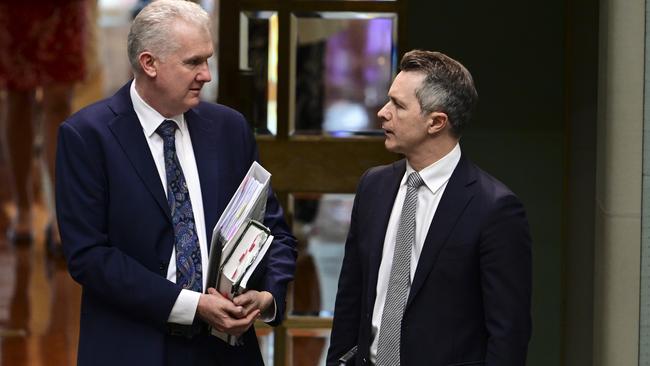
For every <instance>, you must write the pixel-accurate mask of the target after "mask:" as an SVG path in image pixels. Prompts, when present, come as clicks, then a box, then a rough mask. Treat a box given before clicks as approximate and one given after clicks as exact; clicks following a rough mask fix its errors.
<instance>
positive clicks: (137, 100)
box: [130, 80, 185, 138]
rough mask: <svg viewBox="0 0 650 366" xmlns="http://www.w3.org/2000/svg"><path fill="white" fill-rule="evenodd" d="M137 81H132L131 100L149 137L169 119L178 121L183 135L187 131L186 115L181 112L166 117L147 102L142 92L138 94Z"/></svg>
mask: <svg viewBox="0 0 650 366" xmlns="http://www.w3.org/2000/svg"><path fill="white" fill-rule="evenodd" d="M135 83H136V80H133V82H132V83H131V88H130V93H131V101H132V102H133V109H134V110H135V114H136V115H137V116H138V119H139V120H140V124H141V125H142V129H143V130H144V133H145V135H146V136H147V138H149V137H151V136H152V135H153V134H154V133H156V129H157V128H158V126H160V124H161V123H163V121H165V120H167V119H169V120H172V121H174V122H176V124H177V125H178V130H179V131H181V135H182V134H183V131H185V116H184V115H183V114H179V115H176V116H173V117H171V118H165V117H164V116H163V115H162V114H160V113H158V111H156V110H155V109H153V107H151V106H150V105H149V104H147V102H145V101H144V99H142V97H140V94H138V91H137V90H136V89H135Z"/></svg>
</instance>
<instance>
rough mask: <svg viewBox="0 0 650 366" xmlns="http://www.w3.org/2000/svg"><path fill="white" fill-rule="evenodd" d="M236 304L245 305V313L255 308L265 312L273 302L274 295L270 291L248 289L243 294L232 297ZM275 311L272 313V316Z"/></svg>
mask: <svg viewBox="0 0 650 366" xmlns="http://www.w3.org/2000/svg"><path fill="white" fill-rule="evenodd" d="M232 302H233V304H234V305H235V306H240V307H243V309H244V314H249V313H251V312H253V311H255V310H259V311H260V313H264V311H266V310H267V309H268V308H269V306H271V305H272V304H273V295H271V293H270V292H268V291H262V292H260V291H255V290H248V291H246V292H244V293H243V294H241V295H239V296H236V297H235V298H234V299H232ZM272 315H273V313H271V316H272Z"/></svg>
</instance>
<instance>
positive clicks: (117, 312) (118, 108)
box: [56, 83, 296, 366]
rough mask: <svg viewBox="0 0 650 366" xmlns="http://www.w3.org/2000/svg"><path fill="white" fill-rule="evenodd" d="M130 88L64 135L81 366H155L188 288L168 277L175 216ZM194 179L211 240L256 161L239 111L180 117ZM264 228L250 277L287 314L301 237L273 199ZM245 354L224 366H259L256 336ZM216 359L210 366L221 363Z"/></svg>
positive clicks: (61, 148) (199, 110)
mask: <svg viewBox="0 0 650 366" xmlns="http://www.w3.org/2000/svg"><path fill="white" fill-rule="evenodd" d="M129 87H130V83H128V84H127V85H125V86H124V87H122V88H121V89H120V90H119V91H118V92H117V93H116V94H115V95H114V96H113V97H111V98H109V99H106V100H103V101H101V102H98V103H96V104H93V105H91V106H88V107H86V108H84V109H83V110H81V111H79V112H78V113H76V114H74V115H73V116H71V117H70V118H69V119H68V120H67V121H65V122H64V123H63V124H62V126H61V127H60V129H59V140H58V151H57V161H56V165H57V169H56V201H57V215H58V219H59V225H60V228H61V235H62V242H63V249H64V253H65V256H66V259H67V261H68V268H69V271H70V274H71V275H72V277H73V278H74V279H75V280H76V281H77V282H79V283H80V284H81V285H82V288H83V291H82V299H81V329H80V335H79V338H80V339H79V353H78V363H79V365H80V366H83V365H160V366H163V364H164V363H165V334H166V333H165V330H166V326H167V319H168V316H169V313H170V311H171V309H172V306H173V305H174V303H175V301H176V298H177V297H178V294H179V293H180V291H181V287H180V286H178V285H176V284H174V283H172V282H170V281H168V280H167V279H166V278H165V277H166V274H167V267H168V264H169V260H170V257H171V253H172V247H173V245H174V234H173V229H172V223H171V215H170V209H169V206H168V204H167V199H166V196H165V192H164V188H163V186H162V183H161V180H160V177H159V175H158V171H157V170H156V166H155V163H154V160H153V158H152V155H151V152H150V150H149V147H148V145H147V142H146V138H145V136H144V133H143V130H142V127H141V124H140V123H139V121H138V117H137V115H136V114H135V111H134V110H133V104H132V102H131V98H130V95H129ZM185 119H186V121H187V124H188V128H189V132H190V136H191V139H192V145H193V149H194V155H195V158H196V165H197V168H198V173H199V180H200V185H201V192H202V196H203V208H204V215H205V223H206V232H205V233H198V234H199V235H205V236H207V238H208V243H209V238H211V232H212V228H213V227H214V225H215V224H216V222H217V220H218V218H219V216H220V215H221V213H222V211H223V210H224V209H225V207H226V205H227V204H228V202H229V200H230V198H231V197H232V195H233V194H234V192H235V191H236V189H237V187H238V186H239V183H240V182H241V180H242V178H243V177H244V175H245V174H246V172H247V171H248V168H249V167H250V165H251V163H252V162H253V161H254V160H256V159H257V147H256V144H255V139H254V137H253V135H252V133H251V131H250V129H249V127H248V125H247V123H246V121H245V120H244V118H243V117H242V116H241V114H239V113H238V112H236V111H234V110H232V109H230V108H227V107H225V106H221V105H215V104H210V103H203V102H201V103H200V104H199V105H198V106H197V107H196V108H193V109H191V110H189V111H187V112H186V113H185ZM266 210H267V211H266V217H265V220H264V222H265V224H266V225H267V226H269V227H270V228H271V230H272V233H273V235H274V236H275V240H274V241H273V243H272V245H271V247H270V248H269V251H268V253H267V255H266V258H265V259H264V262H263V264H264V265H262V266H260V268H258V271H257V273H255V274H254V276H253V278H254V280H252V281H253V282H252V283H253V286H252V287H253V288H255V289H258V290H266V291H269V292H271V293H272V294H273V297H274V298H275V301H276V304H277V317H276V319H275V320H274V321H273V322H272V325H275V324H278V323H279V322H280V321H281V320H282V316H283V314H284V310H285V294H286V286H287V283H288V282H289V281H290V280H292V278H293V273H294V269H295V258H296V251H295V239H294V238H293V237H292V236H291V234H290V233H289V229H288V228H287V226H286V224H285V222H284V218H283V212H282V209H281V207H280V206H279V204H278V202H277V200H276V198H275V196H274V195H273V192H272V191H270V190H269V199H268V202H267V206H266ZM244 337H245V338H244V339H245V345H244V346H242V347H228V346H225V344H224V343H222V342H221V341H220V340H218V339H217V338H215V337H210V339H211V340H210V342H208V343H209V345H208V346H209V347H220V348H223V350H222V352H221V353H220V354H221V356H220V357H221V359H220V360H219V361H220V362H221V363H223V364H231V363H232V364H246V365H255V364H262V361H261V355H260V352H259V348H258V345H257V340H256V337H255V332H254V329H253V328H252V327H251V329H250V330H249V331H248V332H247V333H246V335H245V336H244ZM215 363H216V360H215V362H214V363H212V364H215Z"/></svg>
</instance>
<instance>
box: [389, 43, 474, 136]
mask: <svg viewBox="0 0 650 366" xmlns="http://www.w3.org/2000/svg"><path fill="white" fill-rule="evenodd" d="M400 69H401V70H402V71H414V72H421V73H423V74H424V75H425V78H424V80H423V81H422V85H420V87H418V88H417V89H416V90H415V96H416V97H417V99H418V102H419V103H420V109H422V113H423V114H428V113H431V112H444V113H446V114H447V117H448V118H449V124H450V126H451V132H452V133H453V134H454V135H455V136H456V137H460V135H461V134H462V131H463V128H464V127H465V126H466V125H467V123H468V122H469V120H470V118H471V116H472V112H473V111H474V108H475V106H476V102H477V101H478V93H477V92H476V88H475V87H474V80H473V79H472V75H471V74H470V73H469V71H467V69H466V68H465V67H464V66H463V65H462V64H461V63H460V62H458V61H456V60H454V59H452V58H451V57H449V56H447V55H445V54H443V53H440V52H431V51H422V50H413V51H410V52H407V53H406V54H405V55H404V57H402V61H401V62H400Z"/></svg>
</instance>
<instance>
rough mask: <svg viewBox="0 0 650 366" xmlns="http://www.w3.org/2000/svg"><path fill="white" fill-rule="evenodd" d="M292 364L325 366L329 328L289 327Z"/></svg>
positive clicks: (298, 365)
mask: <svg viewBox="0 0 650 366" xmlns="http://www.w3.org/2000/svg"><path fill="white" fill-rule="evenodd" d="M288 333H289V344H290V347H291V350H292V351H291V353H290V354H291V362H290V363H289V364H290V365H293V366H325V358H326V357H327V348H328V347H329V339H330V334H331V330H330V329H289V331H288Z"/></svg>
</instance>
